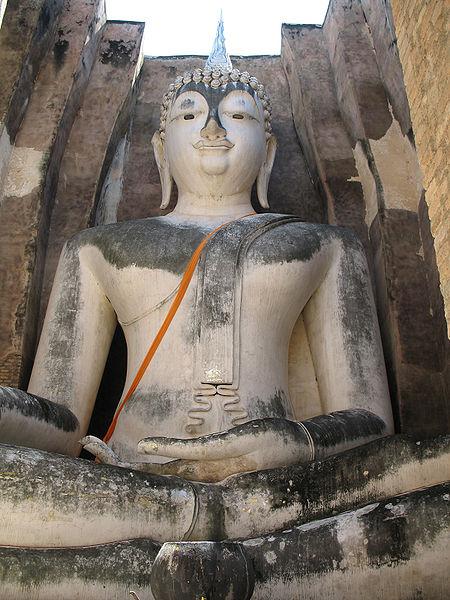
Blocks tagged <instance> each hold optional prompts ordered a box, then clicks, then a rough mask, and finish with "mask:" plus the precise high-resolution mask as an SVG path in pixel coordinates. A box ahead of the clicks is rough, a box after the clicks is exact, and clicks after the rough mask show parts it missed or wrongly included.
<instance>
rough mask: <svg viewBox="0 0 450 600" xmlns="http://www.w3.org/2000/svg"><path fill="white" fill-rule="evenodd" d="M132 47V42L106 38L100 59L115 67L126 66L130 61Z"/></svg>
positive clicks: (133, 45)
mask: <svg viewBox="0 0 450 600" xmlns="http://www.w3.org/2000/svg"><path fill="white" fill-rule="evenodd" d="M134 47H135V44H134V42H124V41H123V40H108V41H107V46H106V47H104V48H103V49H102V52H101V54H100V60H101V62H102V63H103V64H105V65H107V64H111V65H112V66H113V67H116V68H124V67H127V66H128V65H129V64H130V63H131V58H132V54H133V51H134Z"/></svg>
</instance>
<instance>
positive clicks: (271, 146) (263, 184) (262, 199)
mask: <svg viewBox="0 0 450 600" xmlns="http://www.w3.org/2000/svg"><path fill="white" fill-rule="evenodd" d="M276 151H277V138H276V137H275V136H274V135H271V136H270V138H269V139H268V140H267V142H266V159H265V161H264V163H263V165H262V166H261V168H260V170H259V173H258V178H257V180H256V193H257V196H258V202H259V203H260V205H261V206H262V208H269V201H268V199H267V190H268V188H269V179H270V174H271V173H272V167H273V161H274V160H275V153H276Z"/></svg>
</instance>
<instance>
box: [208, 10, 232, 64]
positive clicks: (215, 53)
mask: <svg viewBox="0 0 450 600" xmlns="http://www.w3.org/2000/svg"><path fill="white" fill-rule="evenodd" d="M205 67H206V68H208V69H211V70H212V69H215V68H216V69H220V70H221V71H223V72H230V71H232V69H233V65H232V64H231V59H230V57H229V56H228V52H227V49H226V48H225V36H224V33H223V16H222V11H220V19H219V23H218V25H217V33H216V39H215V40H214V45H213V48H212V50H211V54H210V55H209V56H208V59H207V61H206V63H205Z"/></svg>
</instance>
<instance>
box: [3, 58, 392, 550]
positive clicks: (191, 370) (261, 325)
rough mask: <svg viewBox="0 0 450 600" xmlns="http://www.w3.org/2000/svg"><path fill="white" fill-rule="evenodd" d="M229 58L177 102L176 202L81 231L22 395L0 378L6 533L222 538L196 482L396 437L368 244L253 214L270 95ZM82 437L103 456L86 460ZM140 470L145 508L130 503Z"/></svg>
mask: <svg viewBox="0 0 450 600" xmlns="http://www.w3.org/2000/svg"><path fill="white" fill-rule="evenodd" d="M228 60H229V59H228V58H227V60H226V61H222V63H220V62H219V64H213V65H212V66H211V65H210V63H207V65H206V66H205V68H203V69H195V70H194V71H193V72H189V73H185V74H184V75H183V76H182V77H178V78H177V79H176V80H175V82H174V83H173V84H172V85H171V86H170V87H169V91H168V93H167V94H166V95H165V97H164V102H163V106H162V112H161V122H160V128H159V130H158V131H157V132H156V133H155V134H154V137H153V140H152V143H153V148H154V152H155V157H156V162H157V165H158V169H159V172H160V177H161V182H162V207H166V206H167V205H168V202H169V198H170V195H171V187H172V183H173V181H175V183H176V186H177V189H178V200H177V204H176V207H175V209H174V210H173V211H172V212H170V213H169V214H167V215H165V216H161V217H156V218H148V219H142V220H137V221H127V222H121V223H115V224H110V225H104V226H99V227H95V228H91V229H88V230H85V231H82V232H80V233H78V234H77V235H75V237H73V238H72V239H70V240H69V241H68V242H67V243H66V245H65V247H64V249H63V251H62V254H61V258H60V261H59V266H58V269H57V272H56V275H55V279H54V284H53V289H52V293H51V297H50V301H49V305H48V309H47V314H46V318H45V323H44V326H43V331H42V335H41V338H40V342H39V346H38V349H37V353H36V358H35V362H34V367H33V371H32V375H31V379H30V382H29V386H28V390H27V391H23V390H17V389H12V388H8V387H3V388H1V389H0V442H1V443H2V444H3V445H2V446H0V466H1V469H2V471H8V472H9V473H17V472H18V470H20V477H19V476H17V478H16V479H15V484H14V486H12V487H11V488H10V489H9V488H8V489H9V491H8V490H7V489H6V488H4V489H3V492H2V494H1V496H0V505H1V506H2V512H3V514H4V515H6V516H5V519H6V521H7V523H6V525H5V526H4V527H2V529H1V531H0V544H8V545H16V546H17V545H19V546H40V547H42V546H43V547H51V546H58V547H64V546H77V545H87V544H96V543H103V542H109V541H113V540H120V539H127V538H130V537H133V536H135V537H147V538H150V539H154V540H156V541H158V542H162V541H167V540H177V539H214V536H215V535H216V534H215V533H214V531H215V530H216V529H215V523H214V519H215V517H214V515H215V514H216V513H215V512H214V506H213V504H214V502H213V501H212V500H208V499H207V498H206V496H205V497H204V498H203V497H202V498H203V499H200V500H199V499H198V498H199V494H202V493H203V491H202V490H204V489H206V487H205V486H204V487H201V486H200V487H198V488H195V485H194V484H193V483H192V482H203V483H209V484H211V483H212V484H214V482H221V481H223V480H224V479H225V478H228V477H230V476H233V475H236V474H239V473H247V472H254V471H260V470H265V469H275V470H276V469H278V468H281V467H284V466H286V465H292V464H299V465H305V464H307V463H309V462H311V461H314V460H317V459H322V458H324V457H327V456H329V455H332V454H335V453H339V452H342V451H344V450H347V449H349V448H353V447H355V446H358V445H361V444H365V443H367V442H368V441H371V440H373V439H376V438H379V437H382V436H385V435H388V434H390V433H392V431H393V423H392V414H391V406H390V401H389V393H388V387H387V381H386V373H385V366H384V361H383V353H382V347H381V342H380V335H379V329H378V323H377V316H376V310H375V305H374V301H373V297H372V292H371V285H370V280H369V275H368V269H367V265H366V259H365V256H364V251H363V249H362V246H361V244H360V242H359V241H358V239H357V238H356V236H355V235H354V234H353V233H352V232H350V231H348V230H346V229H343V228H338V227H334V226H329V225H323V224H311V223H304V222H302V221H301V220H300V219H299V218H297V217H295V216H292V215H280V214H274V213H270V212H267V213H264V212H262V213H258V214H256V213H254V211H253V208H252V205H251V190H252V186H253V184H254V183H255V181H256V189H257V196H258V201H259V204H260V205H261V207H262V209H268V206H269V205H268V199H267V189H268V182H269V177H270V172H271V169H272V165H273V161H274V156H275V151H276V140H275V137H274V135H273V133H272V129H271V107H270V101H269V98H268V95H267V93H266V91H265V88H264V86H263V85H262V84H260V83H259V82H258V80H257V79H256V78H255V77H251V76H250V75H249V74H248V73H246V72H240V71H238V70H237V69H233V68H232V67H231V65H230V64H229V62H228ZM117 323H120V325H121V326H122V328H123V331H124V334H125V338H126V344H127V351H128V363H127V376H126V383H125V388H124V394H123V397H122V400H121V402H120V403H119V406H118V409H117V412H116V415H115V419H114V421H113V424H112V425H111V427H110V428H109V430H108V434H107V436H106V438H105V440H100V439H97V438H94V437H93V436H90V435H87V432H88V426H89V422H90V418H91V415H92V412H93V409H94V405H95V401H96V395H97V390H98V388H99V384H100V380H101V377H102V374H103V370H104V366H105V361H106V358H107V355H108V351H109V348H110V344H111V340H112V337H113V333H114V331H115V328H116V325H117ZM149 347H150V351H149ZM144 357H146V358H147V360H144ZM80 442H81V443H80ZM82 446H84V447H85V448H86V449H87V450H88V451H90V452H91V453H92V454H94V455H95V456H96V458H97V460H96V462H94V461H88V460H84V459H79V458H76V457H77V456H78V454H79V452H80V450H81V448H82ZM33 449H38V450H40V451H44V452H38V453H36V450H33ZM61 455H64V456H61ZM36 457H37V458H36ZM105 463H106V464H105ZM110 465H113V467H111V466H110ZM62 472H64V473H65V475H64V476H63V475H62V474H61V473H62ZM69 472H70V478H71V481H72V482H73V481H76V482H77V484H76V485H77V486H78V487H77V490H78V491H77V492H76V501H75V500H74V494H75V492H73V491H72V492H71V491H70V490H69V491H68V486H69V487H70V485H71V484H70V485H69V482H68V480H69V476H68V475H67V473H69ZM38 475H39V477H38ZM174 476H175V477H174ZM33 477H34V479H33V481H35V487H34V488H32V489H33V490H34V492H33V493H31V494H30V493H29V489H30V487H29V486H30V484H29V481H30V478H31V479H32V478H33ZM38 479H39V481H38ZM61 479H63V481H61ZM274 481H275V479H273V481H272V480H271V483H268V484H267V485H276V483H273V482H274ZM136 482H139V485H140V486H141V488H142V489H141V488H140V489H141V491H140V492H139V493H140V494H141V496H139V498H143V497H144V496H142V494H144V492H142V490H144V491H145V494H144V495H145V503H144V501H142V502H141V501H140V502H137V501H131V500H130V501H128V499H129V497H130V493H131V492H130V490H131V489H132V487H133V486H135V485H137V484H136ZM241 482H242V479H239V478H235V480H234V483H233V486H234V488H233V490H234V491H233V493H234V494H235V497H236V498H238V497H239V495H240V494H241V495H242V494H243V493H244V492H245V490H243V489H241V488H240V487H239V486H240V485H241ZM27 486H28V487H27ZM213 487H214V486H209V488H208V489H210V488H211V489H213ZM38 488H39V490H40V491H38ZM194 488H195V490H196V491H195V493H194V492H193V491H192V490H193V489H194ZM133 489H134V488H133ZM27 490H28V491H27ZM199 490H200V491H199ZM208 493H209V492H208ZM71 494H72V495H71ZM205 494H206V492H205ZM194 496H195V497H194ZM98 498H101V509H100V508H98V506H100V505H98V506H97V505H95V502H97V500H98ZM133 498H134V496H133ZM205 498H206V499H205ZM208 498H209V496H208ZM125 500H126V502H125ZM225 501H226V500H225ZM99 502H100V500H99ZM117 503H119V504H120V507H121V508H120V510H119V509H118V508H117V506H118V504H117ZM195 503H196V505H195V507H194V504H195ZM94 505H95V506H94ZM93 506H94V508H93ZM96 506H97V508H95V507H96ZM143 507H144V508H143ZM193 507H194V508H193ZM25 514H26V517H24V515H25ZM49 515H51V518H50V517H49ZM265 515H266V516H265V518H264V519H262V520H260V521H259V522H258V523H257V522H256V521H252V523H251V524H250V525H248V526H246V520H248V515H246V513H245V512H242V514H240V515H238V516H236V515H235V517H234V519H235V522H234V523H233V527H234V532H235V533H234V534H231V533H229V530H227V531H228V533H225V534H222V535H225V536H227V535H230V536H231V535H235V536H237V535H238V534H237V533H236V532H239V534H240V535H248V536H250V535H255V534H258V533H264V532H270V531H271V530H273V529H275V528H277V529H280V528H281V527H283V525H284V521H283V518H284V517H283V516H280V514H279V513H276V511H275V510H271V506H270V503H269V506H268V507H267V511H266V513H265ZM246 527H247V528H246ZM37 532H38V533H37Z"/></svg>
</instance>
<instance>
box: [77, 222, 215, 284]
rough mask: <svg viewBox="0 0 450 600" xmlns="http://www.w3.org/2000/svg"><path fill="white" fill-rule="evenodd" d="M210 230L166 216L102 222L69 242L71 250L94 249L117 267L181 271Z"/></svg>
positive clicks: (78, 234) (81, 232) (78, 251)
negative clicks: (171, 219) (105, 223)
mask: <svg viewBox="0 0 450 600" xmlns="http://www.w3.org/2000/svg"><path fill="white" fill-rule="evenodd" d="M206 233H207V230H205V229H204V228H202V227H200V226H197V225H195V224H192V223H190V224H188V225H187V224H185V223H177V222H173V221H170V220H168V219H166V218H164V217H154V218H148V219H139V220H136V221H124V222H121V223H112V224H109V225H100V226H98V227H93V228H91V229H85V230H83V231H80V232H79V233H77V234H76V235H75V236H74V237H73V238H71V239H70V240H69V242H68V243H67V246H66V247H67V249H68V251H70V252H71V253H77V254H79V253H80V251H81V250H85V251H87V252H88V253H89V250H91V249H93V250H94V251H95V250H96V251H97V254H98V251H99V252H100V253H101V255H102V256H103V258H104V260H105V261H106V262H107V263H108V264H110V265H111V266H113V267H114V268H116V269H119V270H120V269H124V268H127V267H130V266H135V267H140V268H150V269H164V270H166V271H170V272H172V273H175V274H180V273H182V272H183V271H184V268H185V267H186V260H187V259H188V258H189V257H190V255H191V254H192V252H193V251H194V250H195V248H196V247H197V245H198V244H199V243H200V242H201V240H202V239H203V237H204V236H205V234H206Z"/></svg>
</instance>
